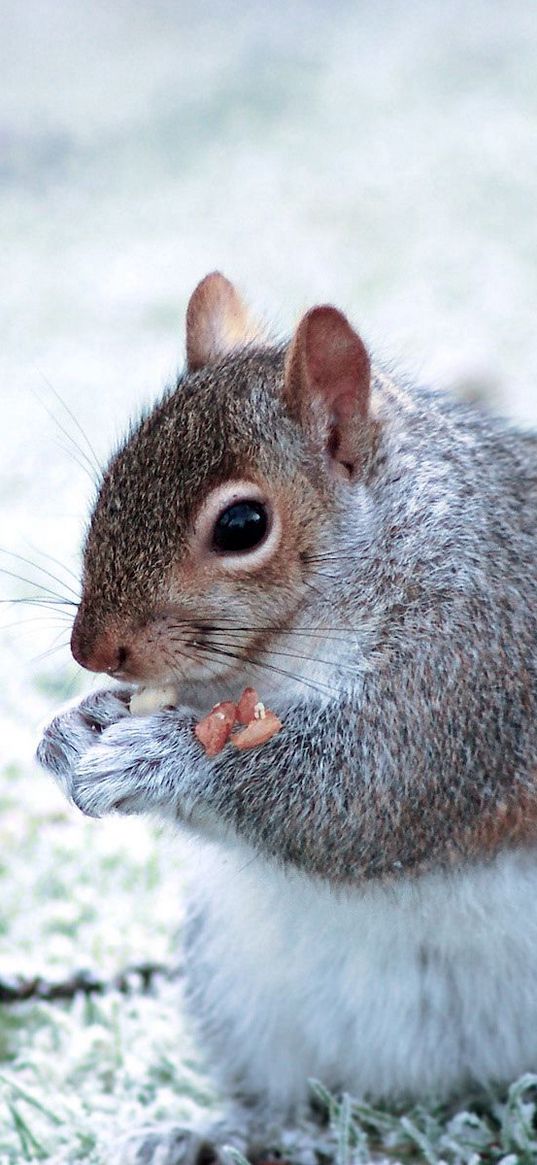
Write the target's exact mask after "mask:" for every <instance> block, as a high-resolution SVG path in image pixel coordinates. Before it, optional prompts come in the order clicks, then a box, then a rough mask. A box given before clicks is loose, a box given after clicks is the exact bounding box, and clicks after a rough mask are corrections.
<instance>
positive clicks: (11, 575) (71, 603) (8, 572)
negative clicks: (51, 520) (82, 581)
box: [0, 555, 78, 607]
mask: <svg viewBox="0 0 537 1165" xmlns="http://www.w3.org/2000/svg"><path fill="white" fill-rule="evenodd" d="M15 557H18V556H17V555H16V556H15ZM0 574H5V575H7V577H8V578H14V579H16V581H17V582H23V583H27V584H28V586H30V587H38V588H39V590H40V591H42V593H43V594H44V595H50V596H51V597H52V599H54V600H55V601H56V602H60V603H62V604H63V605H64V606H65V607H78V602H76V603H75V601H74V599H64V598H63V597H62V595H59V594H58V592H57V591H53V590H51V588H50V587H45V586H43V584H42V583H39V582H35V581H34V580H33V579H31V578H25V577H24V575H22V574H15V573H14V571H12V570H6V569H5V568H4V567H0Z"/></svg>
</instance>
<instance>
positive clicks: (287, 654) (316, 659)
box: [214, 639, 356, 672]
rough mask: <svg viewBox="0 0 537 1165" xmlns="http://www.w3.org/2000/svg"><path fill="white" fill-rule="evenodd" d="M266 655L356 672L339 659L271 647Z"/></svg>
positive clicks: (226, 644) (226, 643) (222, 642)
mask: <svg viewBox="0 0 537 1165" xmlns="http://www.w3.org/2000/svg"><path fill="white" fill-rule="evenodd" d="M214 642H217V643H218V646H220V645H222V647H235V646H236V644H234V643H229V642H228V641H226V640H222V639H219V640H218V641H214ZM268 653H269V654H270V655H271V656H273V655H279V656H282V658H284V659H303V660H307V661H308V663H325V664H326V665H327V666H328V667H341V668H346V669H347V671H351V672H352V671H355V670H356V669H355V667H354V666H353V664H350V663H344V662H343V661H342V660H339V659H321V657H320V656H318V655H301V654H299V652H297V651H275V650H273V648H272V647H271V648H269V649H268Z"/></svg>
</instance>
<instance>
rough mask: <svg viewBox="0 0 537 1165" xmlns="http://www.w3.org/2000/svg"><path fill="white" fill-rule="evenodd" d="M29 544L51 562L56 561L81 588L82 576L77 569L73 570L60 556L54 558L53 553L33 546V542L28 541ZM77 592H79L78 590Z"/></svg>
mask: <svg viewBox="0 0 537 1165" xmlns="http://www.w3.org/2000/svg"><path fill="white" fill-rule="evenodd" d="M27 545H28V546H29V547H30V550H33V551H34V552H35V553H36V554H40V555H41V557H42V558H48V560H49V562H55V563H56V566H59V567H61V569H62V570H65V572H66V573H67V574H70V575H71V578H74V580H75V582H76V584H77V587H78V588H79V589H80V576H79V575H78V574H77V572H76V571H74V570H71V567H70V566H66V565H65V562H62V561H61V560H60V559H59V558H54V555H53V554H46V553H45V551H44V550H39V549H38V548H37V547H36V546H33V545H32V543H31V542H28V543H27ZM73 593H74V592H73ZM76 593H77V594H78V591H77V592H76Z"/></svg>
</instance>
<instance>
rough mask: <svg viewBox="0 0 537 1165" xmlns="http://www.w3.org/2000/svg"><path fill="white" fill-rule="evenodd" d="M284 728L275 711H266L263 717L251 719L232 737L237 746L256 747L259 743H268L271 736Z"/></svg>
mask: <svg viewBox="0 0 537 1165" xmlns="http://www.w3.org/2000/svg"><path fill="white" fill-rule="evenodd" d="M280 728H283V724H282V722H281V720H278V717H277V716H276V715H275V713H274V712H268V711H266V712H265V714H264V716H263V717H262V718H259V719H257V720H251V721H250V723H249V724H247V725H246V727H245V728H241V730H240V732H236V733H235V735H234V736H232V737H231V740H232V742H233V744H234V745H235V748H255V747H256V745H258V744H266V742H267V740H270V738H271V736H275V735H276V733H277V732H279V731H280Z"/></svg>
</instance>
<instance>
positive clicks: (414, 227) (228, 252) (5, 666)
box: [0, 0, 537, 1165]
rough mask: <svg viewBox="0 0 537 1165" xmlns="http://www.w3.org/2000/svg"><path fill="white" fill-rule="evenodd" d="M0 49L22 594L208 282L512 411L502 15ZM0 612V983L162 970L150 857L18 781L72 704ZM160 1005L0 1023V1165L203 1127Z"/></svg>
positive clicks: (71, 671) (522, 151) (70, 677)
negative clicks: (351, 336)
mask: <svg viewBox="0 0 537 1165" xmlns="http://www.w3.org/2000/svg"><path fill="white" fill-rule="evenodd" d="M0 29H1V31H0V65H1V67H0V77H1V81H0V223H1V227H0V229H1V232H2V245H1V282H2V288H1V293H0V299H1V304H2V308H1V324H0V327H1V333H2V340H1V353H0V375H1V379H0V394H1V404H2V409H1V417H2V421H1V425H0V522H1V537H0V543H1V545H2V546H3V547H4V548H7V549H8V550H11V551H13V552H14V553H17V554H19V555H22V556H24V557H27V558H29V559H31V560H32V561H33V562H40V563H41V565H42V566H43V567H44V568H45V569H46V570H49V571H51V572H52V573H53V574H54V575H58V577H59V578H60V579H61V581H60V582H57V581H55V580H53V579H51V578H50V577H49V578H46V577H45V576H41V581H42V583H43V584H44V585H45V586H50V587H51V589H52V590H56V589H58V590H60V591H61V592H62V594H64V595H67V596H69V595H71V591H70V588H71V587H76V582H75V580H74V579H73V577H72V575H71V574H70V573H69V571H75V573H76V569H77V547H78V544H79V541H80V533H81V526H82V522H83V517H84V514H85V512H86V509H87V504H88V499H89V497H90V496H91V490H92V485H91V481H90V480H89V478H88V476H87V475H86V474H85V472H84V467H83V465H81V464H80V462H84V461H85V460H86V454H87V453H88V449H87V444H86V439H85V438H83V437H82V436H81V434H80V432H79V430H78V425H79V424H80V426H81V427H82V428H83V430H84V432H85V433H86V434H87V437H88V439H89V441H90V442H91V445H92V446H93V447H94V448H95V450H96V453H97V456H98V458H99V459H100V460H102V459H103V458H104V457H106V453H107V451H108V450H109V449H110V447H111V445H112V444H113V442H114V440H115V439H116V437H117V435H118V434H119V433H120V432H121V430H122V428H123V427H124V425H125V421H126V418H127V416H128V415H129V414H132V413H133V412H136V410H137V408H138V407H139V406H140V404H141V402H144V401H147V400H151V399H153V397H154V396H155V395H156V394H157V393H158V391H159V388H160V387H161V385H162V384H163V382H164V381H165V380H166V379H167V378H168V377H169V376H170V375H172V374H173V371H174V369H175V368H176V366H177V365H178V364H179V363H180V362H181V359H182V342H183V338H182V315H183V312H184V308H185V305H186V302H187V298H188V295H189V293H190V291H191V290H192V288H193V286H194V284H195V283H196V281H197V280H198V278H200V277H201V276H202V275H203V274H205V273H206V271H208V270H211V269H213V268H215V267H220V268H221V269H223V270H224V271H225V272H226V273H227V274H229V275H230V276H231V277H232V278H234V279H235V280H236V281H237V282H238V283H239V284H240V285H241V286H242V288H243V290H244V292H245V293H246V294H247V295H248V296H249V297H250V299H251V301H252V303H253V304H254V305H255V307H256V308H257V309H258V310H259V311H260V312H263V313H264V314H265V316H266V318H268V320H269V322H270V323H271V324H272V326H273V327H274V328H275V329H276V330H277V331H285V330H287V329H288V328H290V327H291V326H292V324H293V321H294V320H295V319H296V318H297V316H298V314H299V312H300V311H301V310H302V309H303V308H305V307H307V306H309V305H311V304H312V303H313V302H315V301H319V300H327V299H329V300H332V301H335V302H337V303H339V304H340V305H341V306H343V307H344V308H345V309H346V310H347V311H348V312H349V313H351V314H352V315H353V316H354V318H355V319H356V320H357V321H358V322H359V323H360V324H361V327H362V328H363V331H364V334H365V335H366V337H367V338H368V339H369V340H370V341H371V343H372V344H373V347H374V348H375V349H376V351H377V352H379V353H380V354H381V355H382V356H383V357H384V358H388V359H391V360H394V361H395V362H396V363H399V364H400V365H401V366H402V367H403V368H405V369H407V370H410V371H413V372H415V373H417V374H418V375H419V376H421V377H433V378H435V379H437V380H438V382H439V383H452V382H459V383H461V384H462V385H463V387H464V386H466V387H468V386H470V387H471V386H472V384H474V383H477V384H478V386H479V387H480V389H481V391H484V392H485V393H487V394H490V395H491V397H493V398H494V399H496V400H497V402H498V403H499V404H500V406H501V407H502V408H503V409H504V410H505V411H506V412H508V413H510V414H511V415H514V416H517V417H518V418H520V419H522V420H524V421H530V420H532V419H536V418H537V388H536V385H535V368H536V367H537V327H536V318H535V317H536V304H537V262H536V258H537V215H536V213H535V207H536V204H537V70H536V68H535V62H536V60H537V12H536V8H535V4H534V2H533V0H514V2H512V3H510V4H509V5H507V4H505V3H504V2H503V0H482V2H481V0H465V2H462V0H453V2H450V3H449V4H448V3H441V2H440V0H438V2H434V0H407V2H406V3H404V4H401V3H399V2H398V0H391V2H388V0H380V2H377V3H375V4H368V3H366V2H363V3H356V2H355V3H350V2H349V3H343V2H341V0H332V2H331V3H327V2H326V3H323V2H322V0H310V2H308V3H306V2H302V3H300V2H298V3H294V4H285V3H283V0H273V2H272V3H271V4H266V3H261V2H260V0H252V2H251V3H249V4H245V3H241V2H239V0H228V2H227V3H226V4H218V3H217V2H216V0H212V2H211V0H205V2H203V0H202V2H200V3H197V4H195V5H194V4H192V5H188V4H182V3H180V2H178V0H175V2H172V0H137V2H135V0H128V2H127V0H112V2H111V3H108V4H105V3H101V2H99V0H70V2H69V4H66V3H63V2H62V0H26V2H25V3H24V4H19V3H17V2H16V0H0ZM56 392H58V393H59V394H60V395H61V397H62V398H63V401H64V402H65V405H64V406H63V405H62V404H60V403H59V401H58V399H57V397H56ZM68 410H70V411H72V413H73V414H74V416H75V417H76V421H75V420H74V419H73V418H72V417H71V416H70V415H69V412H68ZM50 414H53V415H54V417H55V418H56V420H55V421H54V420H53V419H52V417H51V416H50ZM64 430H66V432H64ZM67 433H70V434H71V437H69V436H67ZM72 438H74V440H75V442H76V443H77V444H79V445H80V450H79V451H76V450H73V449H72ZM45 554H47V555H52V556H53V558H54V559H58V560H59V562H60V563H61V565H58V564H57V563H56V562H54V561H52V560H51V559H50V558H44V557H42V556H43V555H45ZM3 560H4V561H3V565H4V566H5V568H6V569H8V570H12V571H14V572H17V573H20V574H22V575H23V576H25V577H27V578H29V579H36V578H37V577H38V572H37V571H36V570H35V569H34V568H33V567H31V566H29V565H28V564H26V563H24V562H21V561H20V560H17V559H15V558H9V557H7V556H5V555H3ZM32 589H33V588H32V587H31V586H30V585H28V584H27V583H23V582H17V581H16V580H15V579H13V578H9V577H6V578H4V580H3V583H2V594H3V597H10V598H20V597H23V596H25V595H29V594H31V593H32ZM2 610H3V612H4V614H3V616H2V629H1V630H0V646H1V651H2V677H3V678H2V682H1V690H0V766H1V770H0V808H1V815H0V936H1V944H2V945H1V951H0V979H6V977H8V976H11V975H16V974H23V975H28V976H31V975H36V974H42V975H44V976H46V977H48V978H49V979H54V978H58V979H60V978H63V977H65V976H66V975H68V974H69V973H70V972H72V971H73V970H80V969H84V968H86V969H88V970H93V971H94V972H95V973H98V974H99V975H101V976H103V977H111V978H112V977H113V976H114V974H115V973H116V972H118V971H119V970H121V969H122V968H123V967H125V966H127V965H131V964H133V963H136V962H137V961H146V960H147V959H150V960H151V961H154V962H162V963H164V964H167V965H172V964H174V963H176V962H177V958H178V955H177V950H178V947H177V937H178V933H179V931H180V921H181V904H180V903H181V868H180V860H179V858H178V855H177V848H176V844H175V842H174V839H173V838H172V837H170V836H169V835H163V834H160V833H157V831H156V830H155V829H154V828H153V827H152V826H151V825H149V824H147V823H146V822H143V821H136V820H120V821H117V822H114V821H110V822H93V821H86V820H82V819H81V818H80V817H79V816H77V815H76V813H75V812H74V811H72V810H71V809H69V808H68V807H67V806H66V805H65V804H64V802H63V800H62V799H61V797H60V795H59V793H57V791H56V790H55V788H54V787H53V786H52V784H51V783H49V782H48V781H47V780H46V779H45V778H44V777H43V776H41V775H40V774H39V773H37V772H36V771H35V769H34V767H33V764H32V750H33V742H34V740H35V737H36V731H37V729H36V726H37V725H38V723H39V721H40V720H42V719H43V718H44V717H45V716H47V715H50V713H51V712H52V711H53V709H54V708H55V706H56V705H57V703H58V702H59V701H60V700H61V699H63V698H64V697H66V696H67V695H70V694H74V693H76V692H78V691H81V690H83V688H84V687H85V686H87V685H88V682H89V681H88V679H85V678H83V677H81V676H80V675H77V673H76V670H75V668H74V667H73V665H72V664H71V663H70V661H69V656H68V652H67V650H66V648H65V647H60V648H59V650H57V651H55V652H54V654H52V655H50V656H49V657H44V656H43V654H42V653H43V652H46V651H47V650H48V649H49V648H50V647H54V646H55V640H56V636H58V640H57V643H58V644H62V643H65V642H66V640H67V637H68V627H67V623H66V622H62V620H61V616H60V615H59V613H57V612H55V611H50V610H48V609H47V608H45V609H44V610H43V611H39V610H38V609H33V608H31V607H26V606H25V605H24V604H20V605H14V606H13V607H4V608H2ZM37 615H39V616H40V618H39V620H38V621H29V620H34V619H35V617H36V616H37ZM15 620H16V624H15V625H11V624H13V623H14V621H15ZM177 993H178V986H177V984H176V983H174V982H172V983H169V982H167V981H166V980H164V979H163V980H161V981H157V984H156V986H155V990H154V993H153V994H150V995H143V994H141V993H140V992H139V991H133V992H132V993H131V994H128V995H126V996H125V995H121V994H120V993H118V992H111V993H108V994H106V995H105V996H103V997H99V998H97V999H93V1000H91V1001H88V1000H86V1001H85V1000H84V999H82V998H81V997H77V998H76V999H75V1000H74V1001H73V1002H71V1003H64V1004H59V1003H44V1002H41V1003H39V1002H29V1003H25V1004H19V1005H17V1006H16V1007H11V1008H5V1009H4V1012H3V1014H2V1015H1V1017H0V1097H1V1099H0V1165H7V1163H8V1162H9V1163H10V1165H11V1163H12V1162H18V1161H26V1160H29V1159H32V1157H40V1158H42V1159H44V1160H47V1161H49V1162H58V1163H59V1162H71V1161H75V1160H78V1159H82V1160H87V1161H90V1162H94V1163H95V1165H102V1163H104V1162H106V1161H109V1160H110V1156H109V1149H108V1148H107V1146H109V1144H110V1142H111V1139H112V1137H113V1135H114V1134H115V1132H117V1131H119V1130H121V1129H125V1128H128V1127H130V1126H131V1125H132V1124H133V1123H135V1122H136V1121H137V1120H140V1119H141V1118H142V1119H147V1118H148V1117H150V1118H153V1117H154V1118H158V1117H167V1118H175V1117H177V1118H182V1117H183V1116H188V1115H190V1114H191V1113H192V1112H193V1111H194V1110H197V1109H199V1107H200V1106H201V1108H204V1107H206V1106H207V1105H208V1104H209V1103H210V1095H211V1094H210V1091H208V1089H207V1085H206V1083H205V1081H204V1080H203V1078H202V1077H201V1076H200V1075H199V1072H198V1066H197V1061H196V1055H195V1051H194V1050H193V1049H192V1048H191V1046H190V1044H189V1043H188V1036H187V1033H186V1032H185V1031H184V1030H183V1026H182V1023H181V1019H180V1011H179V1008H178V1007H177V1005H176V997H177ZM492 1140H494V1137H493V1136H492ZM506 1144H507V1142H505V1143H504V1147H503V1148H498V1152H497V1155H496V1156H491V1157H490V1159H491V1160H496V1159H497V1157H498V1156H499V1155H502V1154H503V1153H504V1152H505V1151H506V1148H505V1145H506ZM498 1145H500V1141H498ZM427 1151H428V1152H429V1150H427ZM423 1152H425V1150H423ZM468 1152H469V1151H468ZM492 1152H493V1151H492V1150H491V1153H492ZM494 1152H496V1150H494ZM527 1152H528V1153H529V1154H530V1155H529V1156H526V1157H523V1156H521V1157H520V1160H532V1159H535V1157H532V1155H531V1154H532V1152H533V1150H529V1149H528V1150H527ZM446 1154H448V1150H447V1149H446ZM422 1159H425V1157H423V1156H422ZM449 1159H450V1160H451V1159H452V1158H451V1157H450V1158H449ZM463 1159H467V1158H463ZM483 1159H485V1158H484V1157H483ZM487 1159H489V1158H487ZM513 1160H514V1159H513Z"/></svg>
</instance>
